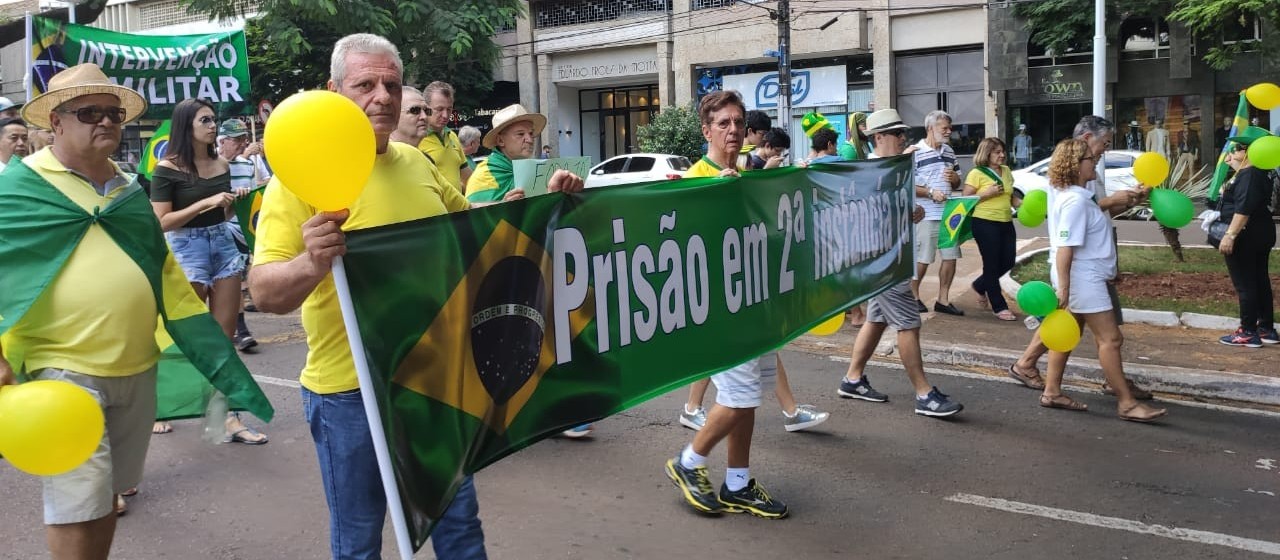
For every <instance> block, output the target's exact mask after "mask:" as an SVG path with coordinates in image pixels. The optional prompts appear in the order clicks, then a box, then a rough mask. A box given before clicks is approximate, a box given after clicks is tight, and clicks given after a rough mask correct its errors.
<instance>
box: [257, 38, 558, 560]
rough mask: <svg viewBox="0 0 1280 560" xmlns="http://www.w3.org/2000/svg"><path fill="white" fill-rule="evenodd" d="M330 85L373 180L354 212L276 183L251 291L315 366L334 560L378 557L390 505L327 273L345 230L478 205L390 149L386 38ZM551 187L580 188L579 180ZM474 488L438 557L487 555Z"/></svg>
mask: <svg viewBox="0 0 1280 560" xmlns="http://www.w3.org/2000/svg"><path fill="white" fill-rule="evenodd" d="M331 68H333V71H334V73H333V75H332V76H330V79H329V89H330V90H332V91H336V92H337V93H340V94H342V95H344V96H346V97H348V98H349V99H351V100H352V101H354V102H355V103H356V105H358V106H359V107H361V108H362V109H363V110H364V112H365V114H366V115H368V116H369V121H370V122H371V123H372V125H373V130H374V134H375V136H376V138H377V159H376V160H375V163H374V169H373V173H372V174H371V175H370V177H369V181H368V182H367V183H366V184H365V187H364V190H363V191H362V193H361V194H360V197H359V198H358V199H357V200H356V201H355V202H354V203H353V204H352V205H351V207H350V208H349V209H346V210H341V211H338V212H317V211H316V210H315V209H314V208H312V207H311V206H309V205H307V204H306V203H304V202H302V201H301V200H299V199H298V198H297V197H296V196H294V195H293V193H292V192H290V191H289V190H288V189H286V188H284V185H283V184H282V183H281V180H280V177H279V176H276V177H275V178H273V179H272V181H271V184H270V185H268V187H267V191H266V194H265V196H264V198H263V204H262V211H261V214H260V215H259V218H258V236H257V243H256V244H255V253H254V266H253V269H252V270H251V271H250V273H249V289H250V291H251V292H252V293H253V298H254V301H255V302H256V303H257V305H258V309H261V310H263V311H266V312H269V313H289V312H292V311H293V310H294V309H297V308H298V307H299V306H301V307H302V326H303V328H304V329H305V330H306V332H307V362H306V366H305V367H304V368H303V370H302V376H301V382H302V400H303V407H304V409H305V413H306V419H307V422H308V423H309V424H310V426H311V437H312V439H313V440H314V441H315V446H316V455H317V457H318V459H319V462H320V475H321V479H322V480H323V483H324V488H325V495H326V497H327V498H328V499H327V503H328V504H329V518H330V519H329V531H330V535H329V545H330V550H331V553H332V555H333V557H334V558H378V557H380V554H381V550H382V525H383V519H384V517H385V516H386V511H387V502H386V495H385V493H384V492H383V488H382V483H381V476H380V474H379V471H378V464H377V460H376V459H375V457H374V450H373V439H372V436H371V435H370V432H369V427H368V419H367V417H366V416H365V411H364V407H363V405H362V402H361V395H360V388H359V382H358V381H357V379H356V372H355V365H354V362H353V361H352V358H351V350H350V347H349V346H348V342H347V334H346V330H345V329H344V323H343V320H342V312H341V309H340V308H339V306H338V298H337V292H336V290H335V288H334V283H333V277H332V275H331V274H330V270H331V269H332V266H333V259H334V258H335V257H337V256H340V255H342V254H343V253H345V252H346V242H345V239H344V236H343V233H342V232H343V231H348V230H354V229H364V228H369V227H375V226H381V225H386V224H393V223H398V222H404V221H408V220H415V219H420V218H427V217H431V216H438V215H441V214H445V213H448V212H457V211H460V210H466V209H467V208H469V207H470V205H469V204H468V203H467V201H466V199H464V198H463V197H462V194H461V193H460V192H459V191H458V190H457V189H455V188H453V187H452V186H451V185H450V184H448V183H447V179H445V178H444V177H442V176H441V174H440V173H438V172H434V171H433V168H432V167H431V165H430V163H429V162H428V161H427V158H426V157H424V156H423V154H422V152H419V151H418V150H417V149H415V148H414V147H412V146H409V145H407V144H402V143H399V142H391V141H390V137H391V133H392V131H394V130H395V129H396V127H397V125H398V123H399V119H400V103H401V88H402V74H403V72H404V65H403V63H402V62H401V59H400V54H399V52H398V51H397V49H396V47H395V46H394V45H392V44H391V43H390V42H389V41H387V40H386V39H385V38H382V37H379V36H377V35H370V34H363V33H361V34H355V35H349V36H347V37H344V38H342V39H341V40H339V41H338V43H337V44H336V45H334V49H333V60H332V65H331ZM549 188H550V190H561V189H562V188H563V189H564V190H568V191H581V190H582V184H581V181H578V182H577V183H576V184H574V183H572V182H568V183H566V182H565V181H563V180H560V181H557V182H556V183H555V184H554V185H552V186H551V187H549ZM478 512H479V505H478V503H477V502H476V495H475V487H474V485H473V484H472V482H471V479H470V477H468V478H467V479H466V480H465V481H464V482H463V483H462V485H461V487H460V488H459V489H458V494H457V496H456V497H455V498H454V501H453V504H452V505H450V507H449V509H448V510H446V511H445V513H444V516H443V517H442V518H441V519H440V520H439V521H438V524H437V525H436V527H435V529H434V532H433V534H432V538H431V540H432V544H433V546H434V548H435V552H436V557H437V558H441V559H446V560H447V559H450V558H477V557H481V558H482V557H483V555H484V535H483V533H482V532H481V529H480V521H479V518H478Z"/></svg>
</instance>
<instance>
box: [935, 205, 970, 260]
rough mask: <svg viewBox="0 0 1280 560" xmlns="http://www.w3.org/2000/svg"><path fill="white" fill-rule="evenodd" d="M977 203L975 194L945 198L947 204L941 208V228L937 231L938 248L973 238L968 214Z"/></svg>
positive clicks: (952, 245) (946, 247)
mask: <svg viewBox="0 0 1280 560" xmlns="http://www.w3.org/2000/svg"><path fill="white" fill-rule="evenodd" d="M977 205H978V197H976V196H960V197H956V198H951V199H947V205H946V206H945V207H943V209H942V228H941V229H940V230H939V231H938V248H939V249H949V248H951V247H955V246H956V245H959V244H961V243H964V242H965V241H968V240H970V239H973V231H972V230H971V229H970V223H969V216H970V215H972V214H973V208H974V207H975V206H977Z"/></svg>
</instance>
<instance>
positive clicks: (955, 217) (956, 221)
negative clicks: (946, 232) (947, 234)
mask: <svg viewBox="0 0 1280 560" xmlns="http://www.w3.org/2000/svg"><path fill="white" fill-rule="evenodd" d="M963 222H964V214H961V213H954V214H952V215H951V216H950V217H948V218H947V227H948V228H951V230H952V231H954V230H957V229H959V228H960V224H961V223H963Z"/></svg>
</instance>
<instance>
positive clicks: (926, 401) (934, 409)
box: [916, 387, 964, 418]
mask: <svg viewBox="0 0 1280 560" xmlns="http://www.w3.org/2000/svg"><path fill="white" fill-rule="evenodd" d="M961 410H964V405H962V404H960V403H958V402H955V401H953V400H951V397H948V396H947V395H945V394H943V393H942V391H939V390H938V388H937V387H934V388H933V389H932V390H930V391H929V394H928V395H925V396H923V397H916V414H919V415H921V416H932V417H934V418H945V417H947V416H951V415H954V414H956V413H959V412H960V411H961Z"/></svg>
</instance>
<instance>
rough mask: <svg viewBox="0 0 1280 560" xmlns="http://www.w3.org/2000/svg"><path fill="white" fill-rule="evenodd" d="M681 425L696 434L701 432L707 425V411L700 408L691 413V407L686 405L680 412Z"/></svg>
mask: <svg viewBox="0 0 1280 560" xmlns="http://www.w3.org/2000/svg"><path fill="white" fill-rule="evenodd" d="M680 423H681V424H683V425H684V427H686V428H689V429H690V430H693V431H695V432H696V431H698V430H701V429H702V427H703V426H706V425H707V409H705V408H702V407H698V408H696V409H694V410H693V412H689V405H687V404H686V405H684V406H683V407H682V409H681V410H680Z"/></svg>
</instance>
